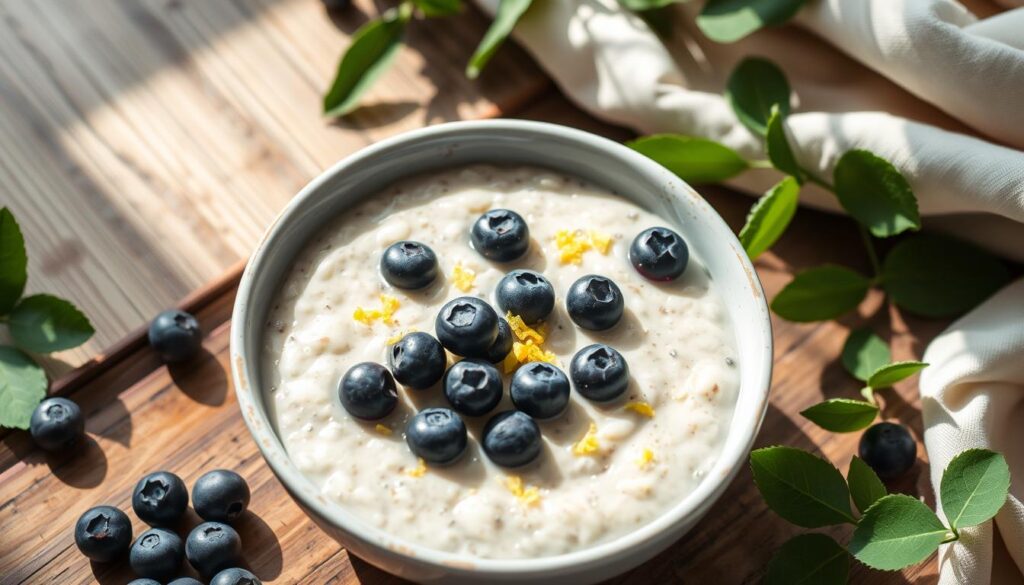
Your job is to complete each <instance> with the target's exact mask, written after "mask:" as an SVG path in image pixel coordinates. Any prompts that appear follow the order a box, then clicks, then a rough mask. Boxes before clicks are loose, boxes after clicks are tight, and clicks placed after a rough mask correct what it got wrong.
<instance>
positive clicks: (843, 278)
mask: <svg viewBox="0 0 1024 585" xmlns="http://www.w3.org/2000/svg"><path fill="white" fill-rule="evenodd" d="M870 286H871V282H870V281H869V280H868V279H866V278H864V277H863V276H861V275H860V274H857V273H856V272H854V271H852V270H850V269H849V268H843V267H842V266H833V265H830V264H827V265H825V266H820V267H818V268H811V269H809V270H805V271H803V272H801V273H799V274H797V275H796V278H794V279H793V280H792V281H790V283H789V284H787V285H786V288H784V289H782V290H781V291H780V292H779V294H777V295H775V299H774V300H772V310H773V311H775V314H777V315H778V316H780V317H782V318H783V319H788V320H789V321H798V322H808V321H824V320H827V319H834V318H836V317H838V316H840V315H842V314H843V313H846V312H848V311H852V310H853V309H856V308H857V305H859V304H860V302H861V301H862V300H864V297H865V296H866V295H867V294H868V288H869V287H870Z"/></svg>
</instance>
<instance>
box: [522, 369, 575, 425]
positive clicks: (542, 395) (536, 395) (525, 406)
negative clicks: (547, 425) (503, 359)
mask: <svg viewBox="0 0 1024 585" xmlns="http://www.w3.org/2000/svg"><path fill="white" fill-rule="evenodd" d="M509 394H510V396H511V398H512V404H514V405H515V407H516V408H518V409H519V410H521V411H523V412H525V413H526V414H528V415H530V416H532V417H533V418H535V419H540V420H544V419H549V418H555V417H556V416H559V415H560V414H562V413H563V412H565V409H566V408H568V406H569V378H567V377H566V375H565V372H563V371H562V370H560V369H558V368H556V367H555V366H553V365H551V364H549V363H545V362H531V363H528V364H526V365H524V366H523V367H521V368H519V369H518V370H516V373H515V374H513V375H512V381H511V382H510V384H509Z"/></svg>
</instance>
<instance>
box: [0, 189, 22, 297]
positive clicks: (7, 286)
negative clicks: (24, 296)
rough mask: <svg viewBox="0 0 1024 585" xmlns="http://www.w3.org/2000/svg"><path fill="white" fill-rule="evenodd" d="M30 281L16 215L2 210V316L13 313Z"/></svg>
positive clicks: (0, 243)
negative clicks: (26, 282) (12, 310)
mask: <svg viewBox="0 0 1024 585" xmlns="http://www.w3.org/2000/svg"><path fill="white" fill-rule="evenodd" d="M27 280H28V256H27V255H26V254H25V238H23V237H22V235H21V228H19V227H18V222H17V220H15V219H14V214H13V213H11V212H10V210H9V209H7V208H6V207H4V208H3V209H0V315H6V314H7V313H9V312H11V309H13V308H14V305H15V304H17V302H18V299H20V298H21V293H22V292H24V291H25V281H27Z"/></svg>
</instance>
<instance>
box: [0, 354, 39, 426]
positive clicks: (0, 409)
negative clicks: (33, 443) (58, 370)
mask: <svg viewBox="0 0 1024 585" xmlns="http://www.w3.org/2000/svg"><path fill="white" fill-rule="evenodd" d="M45 397H46V374H45V373H44V372H43V369H42V368H40V367H39V366H38V365H36V363H35V362H34V361H32V358H30V357H28V356H27V355H25V354H24V353H23V352H21V351H20V350H18V349H16V348H13V347H10V346H6V345H0V427H8V428H15V429H27V428H28V423H29V419H31V418H32V411H33V410H35V408H36V405H38V404H39V402H40V401H41V400H42V399H43V398H45Z"/></svg>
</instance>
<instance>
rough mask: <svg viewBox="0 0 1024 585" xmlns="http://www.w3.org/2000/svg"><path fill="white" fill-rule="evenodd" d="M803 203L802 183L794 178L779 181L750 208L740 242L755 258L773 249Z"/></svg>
mask: <svg viewBox="0 0 1024 585" xmlns="http://www.w3.org/2000/svg"><path fill="white" fill-rule="evenodd" d="M799 202H800V184H799V183H797V182H796V179H794V178H793V177H786V178H784V179H782V180H781V181H779V183H778V184H776V185H775V186H774V187H772V189H771V191H768V192H767V193H765V194H764V197H761V198H760V199H758V200H757V203H755V204H754V206H753V207H751V208H750V214H749V215H747V223H746V224H745V225H744V226H743V229H742V230H740V243H741V244H743V249H744V250H746V251H747V256H750V259H751V260H754V259H756V258H757V257H758V256H760V255H761V253H762V252H764V251H765V250H767V249H768V248H771V247H772V245H774V244H775V241H776V240H778V239H779V237H781V236H782V234H783V232H785V231H786V227H787V226H789V222H790V220H792V219H793V215H794V214H796V207H797V204H798V203H799Z"/></svg>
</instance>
